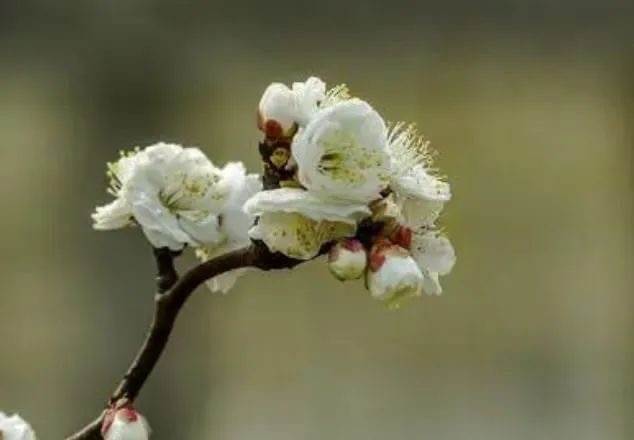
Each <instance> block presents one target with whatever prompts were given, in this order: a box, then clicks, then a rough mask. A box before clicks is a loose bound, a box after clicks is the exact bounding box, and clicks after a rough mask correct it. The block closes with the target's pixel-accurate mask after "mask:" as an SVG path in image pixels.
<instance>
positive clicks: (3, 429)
mask: <svg viewBox="0 0 634 440" xmlns="http://www.w3.org/2000/svg"><path fill="white" fill-rule="evenodd" d="M0 440H35V432H33V429H32V428H31V426H30V425H29V424H28V423H27V422H25V421H24V420H23V419H22V418H21V417H20V416H19V415H17V414H14V415H12V416H11V417H9V416H7V415H6V414H5V413H3V412H2V411H0Z"/></svg>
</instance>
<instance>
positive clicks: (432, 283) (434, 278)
mask: <svg viewBox="0 0 634 440" xmlns="http://www.w3.org/2000/svg"><path fill="white" fill-rule="evenodd" d="M423 290H424V291H425V293H426V294H427V295H440V294H441V293H442V287H441V286H440V281H439V280H438V273H437V272H429V271H426V270H423Z"/></svg>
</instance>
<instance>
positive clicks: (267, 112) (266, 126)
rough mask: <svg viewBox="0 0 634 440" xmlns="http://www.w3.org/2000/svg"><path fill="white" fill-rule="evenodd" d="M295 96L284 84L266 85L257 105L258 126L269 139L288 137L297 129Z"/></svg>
mask: <svg viewBox="0 0 634 440" xmlns="http://www.w3.org/2000/svg"><path fill="white" fill-rule="evenodd" d="M296 116H297V98H296V97H295V94H294V93H293V91H292V90H291V89H289V88H288V87H286V86H285V85H284V84H280V83H273V84H271V85H270V86H268V87H267V89H266V90H265V91H264V94H263V95H262V99H261V100H260V105H259V106H258V128H259V129H260V130H262V131H263V132H264V134H265V135H266V137H267V138H269V139H279V138H282V137H290V136H292V135H293V134H294V133H295V130H296V129H297V124H296Z"/></svg>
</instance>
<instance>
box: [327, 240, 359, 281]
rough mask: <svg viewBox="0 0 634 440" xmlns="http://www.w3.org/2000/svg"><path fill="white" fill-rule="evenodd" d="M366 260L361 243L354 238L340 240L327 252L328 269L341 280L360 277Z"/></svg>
mask: <svg viewBox="0 0 634 440" xmlns="http://www.w3.org/2000/svg"><path fill="white" fill-rule="evenodd" d="M367 262H368V256H367V253H366V251H365V249H364V247H363V244H361V242H360V241H359V240H357V239H354V238H349V239H343V240H340V241H339V242H337V244H335V245H334V246H333V247H332V249H330V252H329V253H328V269H330V272H331V273H332V274H333V275H334V276H335V277H336V278H337V279H339V280H341V281H347V280H356V279H358V278H361V276H362V275H363V274H364V273H365V269H366V266H367Z"/></svg>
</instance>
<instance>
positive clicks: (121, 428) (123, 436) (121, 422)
mask: <svg viewBox="0 0 634 440" xmlns="http://www.w3.org/2000/svg"><path fill="white" fill-rule="evenodd" d="M101 434H102V435H103V438H104V440H147V439H148V438H149V437H150V427H149V425H148V423H147V421H146V420H145V418H144V417H143V416H142V415H141V414H140V413H139V412H137V411H136V410H135V409H134V407H133V406H132V404H131V403H126V404H124V405H122V406H119V407H118V408H112V409H109V410H108V411H107V412H106V415H105V417H104V420H103V424H102V426H101Z"/></svg>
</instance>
